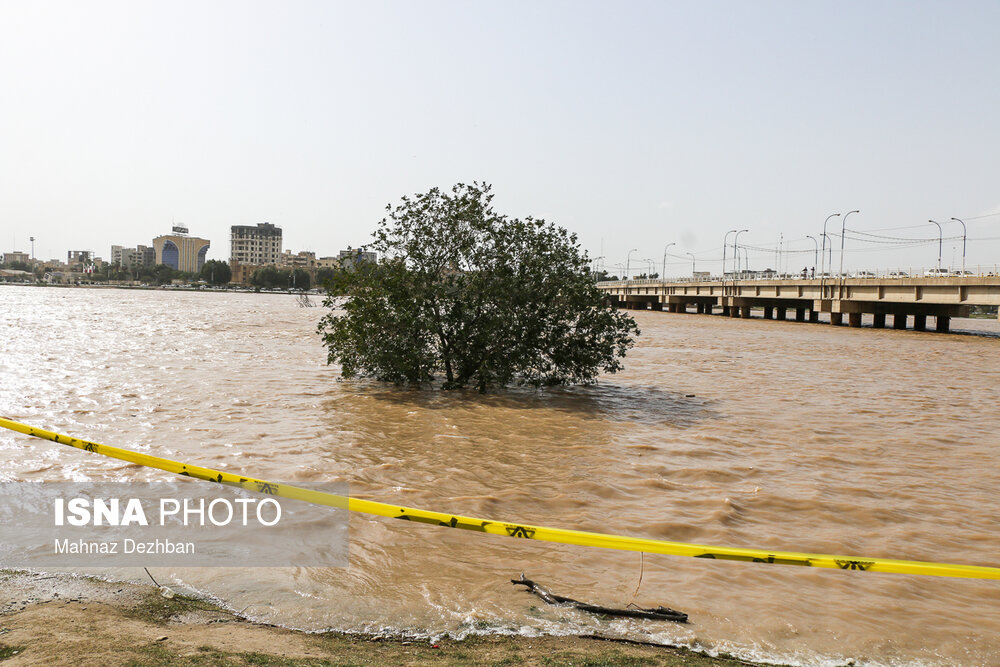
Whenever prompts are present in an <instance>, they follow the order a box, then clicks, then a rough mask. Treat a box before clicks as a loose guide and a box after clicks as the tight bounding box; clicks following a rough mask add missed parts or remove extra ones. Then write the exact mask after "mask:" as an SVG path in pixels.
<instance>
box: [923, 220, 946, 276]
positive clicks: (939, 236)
mask: <svg viewBox="0 0 1000 667" xmlns="http://www.w3.org/2000/svg"><path fill="white" fill-rule="evenodd" d="M927 222H934V221H933V220H928V221H927ZM934 224H935V225H937V228H938V273H941V244H942V242H943V241H944V232H942V231H941V223H940V222H934Z"/></svg>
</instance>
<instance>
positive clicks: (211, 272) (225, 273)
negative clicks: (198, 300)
mask: <svg viewBox="0 0 1000 667" xmlns="http://www.w3.org/2000/svg"><path fill="white" fill-rule="evenodd" d="M198 275H199V276H200V277H201V279H202V280H204V281H205V282H207V283H208V284H210V285H228V284H229V281H230V280H232V278H233V270H232V269H231V268H229V264H228V263H227V262H222V261H219V260H217V259H210V260H208V261H207V262H205V264H204V265H203V266H202V267H201V272H200V273H199V274H198Z"/></svg>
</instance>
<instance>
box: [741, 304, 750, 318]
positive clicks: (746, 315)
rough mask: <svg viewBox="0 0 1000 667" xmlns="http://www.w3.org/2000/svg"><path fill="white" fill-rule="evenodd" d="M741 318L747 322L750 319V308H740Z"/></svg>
mask: <svg viewBox="0 0 1000 667" xmlns="http://www.w3.org/2000/svg"><path fill="white" fill-rule="evenodd" d="M740 317H742V318H743V319H745V320H746V319H749V318H750V306H743V307H742V308H740Z"/></svg>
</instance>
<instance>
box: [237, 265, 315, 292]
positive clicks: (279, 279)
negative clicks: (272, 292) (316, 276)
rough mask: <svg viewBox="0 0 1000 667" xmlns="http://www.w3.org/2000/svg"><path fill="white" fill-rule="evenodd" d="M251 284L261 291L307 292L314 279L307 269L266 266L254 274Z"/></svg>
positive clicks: (251, 277)
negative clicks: (285, 290)
mask: <svg viewBox="0 0 1000 667" xmlns="http://www.w3.org/2000/svg"><path fill="white" fill-rule="evenodd" d="M250 284H251V285H253V286H254V287H257V288H260V289H287V290H307V289H310V288H311V287H312V279H311V277H310V276H309V272H308V271H306V270H305V269H279V268H278V267H276V266H265V267H262V268H259V269H257V270H256V271H254V272H253V275H251V276H250Z"/></svg>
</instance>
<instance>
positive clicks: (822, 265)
mask: <svg viewBox="0 0 1000 667" xmlns="http://www.w3.org/2000/svg"><path fill="white" fill-rule="evenodd" d="M838 217H840V214H839V213H831V214H830V215H828V216H826V220H824V221H823V255H822V256H821V257H820V259H821V260H822V264H821V265H820V268H819V273H820V278H822V277H823V274H824V273H825V272H826V271H825V269H826V240H827V238H828V237H827V235H826V223H828V222H830V218H838ZM830 268H831V269H832V268H833V244H832V243H831V244H830Z"/></svg>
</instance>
